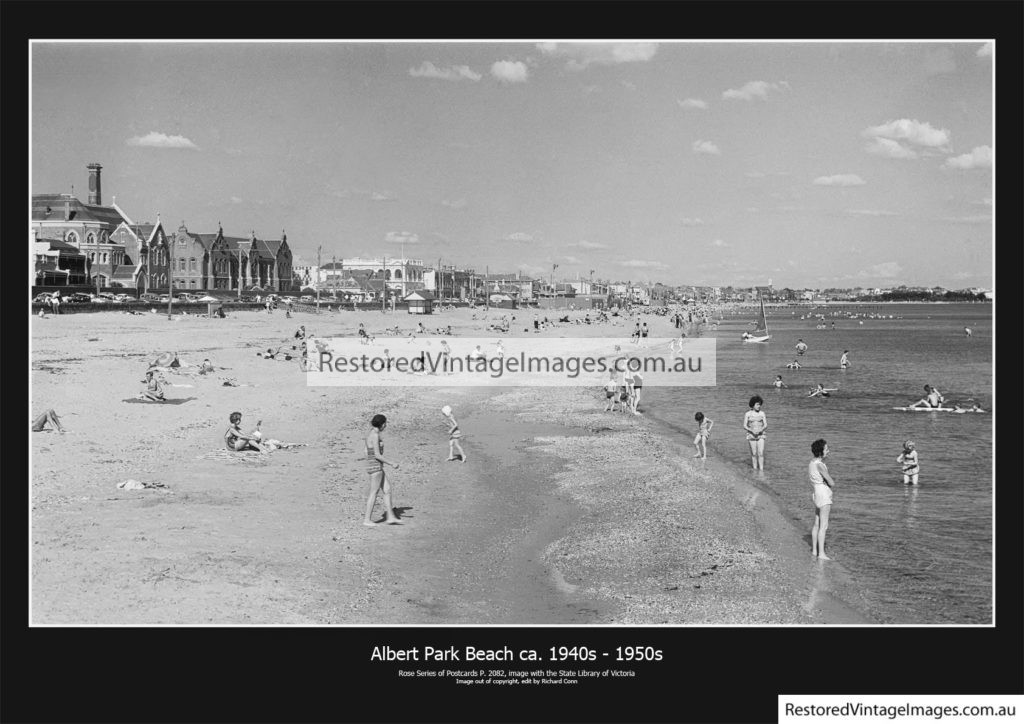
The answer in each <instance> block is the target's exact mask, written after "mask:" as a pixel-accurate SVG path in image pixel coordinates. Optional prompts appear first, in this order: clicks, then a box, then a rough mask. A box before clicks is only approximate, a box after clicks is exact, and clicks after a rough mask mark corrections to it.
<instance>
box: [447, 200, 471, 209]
mask: <svg viewBox="0 0 1024 724" xmlns="http://www.w3.org/2000/svg"><path fill="white" fill-rule="evenodd" d="M466 205H467V202H466V200H465V199H455V200H454V201H452V200H449V199H444V200H443V201H442V202H441V206H447V207H448V208H449V209H454V210H455V211H459V210H461V209H464V208H466Z"/></svg>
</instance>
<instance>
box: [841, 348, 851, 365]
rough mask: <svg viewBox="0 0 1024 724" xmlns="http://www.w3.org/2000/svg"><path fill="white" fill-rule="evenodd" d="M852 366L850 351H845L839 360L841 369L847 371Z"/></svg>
mask: <svg viewBox="0 0 1024 724" xmlns="http://www.w3.org/2000/svg"><path fill="white" fill-rule="evenodd" d="M849 366H850V350H848V349H844V350H843V356H842V357H840V358H839V369H841V370H845V369H846V368H847V367H849Z"/></svg>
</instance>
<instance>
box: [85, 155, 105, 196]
mask: <svg viewBox="0 0 1024 724" xmlns="http://www.w3.org/2000/svg"><path fill="white" fill-rule="evenodd" d="M86 168H87V169H89V204H90V205H92V206H101V205H102V204H103V196H102V193H101V191H100V169H102V168H103V167H102V166H100V165H99V164H98V163H90V164H89V165H88V166H86Z"/></svg>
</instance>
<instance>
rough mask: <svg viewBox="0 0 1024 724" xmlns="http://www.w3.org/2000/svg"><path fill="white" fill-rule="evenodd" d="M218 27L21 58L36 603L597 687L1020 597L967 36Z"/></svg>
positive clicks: (803, 690)
mask: <svg viewBox="0 0 1024 724" xmlns="http://www.w3.org/2000/svg"><path fill="white" fill-rule="evenodd" d="M206 30H207V35H208V37H207V38H206V39H187V38H167V39H163V38H157V37H150V36H149V34H148V33H147V32H146V29H145V27H142V26H140V27H139V29H138V33H139V35H138V37H132V36H131V35H130V34H129V35H126V36H125V37H123V38H119V37H112V38H107V39H98V38H91V37H85V36H83V37H78V38H76V37H75V36H74V33H73V31H71V30H64V31H62V35H67V37H60V38H50V39H48V38H47V36H48V33H45V32H40V33H38V34H37V37H35V38H32V39H30V41H29V43H28V47H27V48H26V50H27V52H28V71H29V77H28V92H29V97H28V99H27V101H28V105H27V108H26V111H27V115H28V162H29V163H28V165H29V168H28V182H29V183H28V186H29V191H30V193H29V195H30V197H31V200H30V221H29V247H30V255H29V270H28V272H29V284H28V285H27V286H28V288H29V300H28V304H25V305H24V306H23V307H21V309H23V310H24V311H25V313H26V316H28V317H29V320H30V321H29V322H28V338H27V344H28V362H29V369H28V397H29V417H30V419H29V428H30V433H29V449H28V474H29V477H28V481H27V489H28V501H27V502H28V511H27V520H28V522H27V526H28V527H27V531H26V535H27V543H28V551H27V552H28V556H27V558H28V560H27V571H26V574H27V591H26V599H27V611H26V613H27V622H26V624H27V626H28V628H29V629H30V630H31V631H35V632H40V633H50V634H59V630H64V629H80V630H81V629H85V630H88V629H104V630H110V629H118V628H131V629H133V630H135V631H139V632H140V633H141V634H145V635H147V636H148V635H150V634H152V635H154V636H155V635H161V634H163V635H168V634H169V635H170V636H171V637H172V638H173V635H174V631H175V630H177V629H191V630H193V631H192V632H191V633H195V631H194V629H200V634H201V633H202V631H203V630H205V629H210V631H209V633H210V634H211V635H214V634H216V633H217V632H216V631H213V630H212V629H221V630H222V629H238V630H239V631H236V632H234V633H238V634H239V635H243V634H245V635H248V634H251V635H254V636H258V635H261V634H268V635H269V634H271V633H273V634H275V635H276V634H279V633H285V632H286V631H287V630H290V629H318V630H321V631H322V633H323V635H324V636H331V637H332V638H331V640H333V641H337V640H339V639H338V638H337V637H345V636H353V637H355V636H358V637H360V638H359V639H358V640H359V642H360V644H359V645H358V647H355V648H358V651H350V652H349V653H347V654H346V653H343V652H342V651H338V652H337V654H336V656H337V657H338V658H339V660H342V659H344V658H345V657H349V658H350V660H349V661H342V663H341V664H340V665H342V666H344V667H346V668H351V667H355V668H358V669H360V670H361V671H362V675H363V676H364V677H369V676H371V674H372V672H374V671H378V672H380V675H381V676H382V677H383V681H381V682H379V684H378V685H379V686H380V687H381V689H382V690H387V689H390V690H392V692H393V693H394V694H395V695H396V696H401V694H402V691H403V685H405V684H408V685H409V686H416V687H418V688H417V691H423V690H427V689H424V687H428V688H429V690H431V691H433V692H435V693H437V694H438V695H440V696H458V695H460V694H465V695H466V696H472V697H482V696H485V695H489V696H504V695H505V694H507V693H508V692H510V691H519V692H521V693H522V694H523V696H527V697H529V696H552V692H555V691H558V692H559V696H567V695H568V694H566V692H568V691H576V692H577V694H576V696H579V697H586V696H587V692H591V691H597V690H598V689H599V688H600V687H602V686H603V687H606V693H608V695H609V696H613V695H614V691H615V689H616V686H617V685H618V686H619V687H621V688H620V690H626V689H628V687H629V686H630V685H631V684H632V685H634V686H645V687H650V688H648V689H645V691H650V690H653V688H654V684H653V679H651V678H650V677H661V678H666V677H668V678H671V677H673V676H675V675H676V674H677V673H678V672H680V671H681V669H680V667H681V666H685V667H697V668H699V667H700V666H701V661H702V660H701V658H700V653H691V654H689V655H687V657H686V662H685V664H683V663H682V661H681V657H682V654H681V646H682V644H681V642H682V641H686V640H689V641H692V642H700V643H699V645H700V647H701V648H703V647H709V646H710V645H709V642H712V641H714V640H715V636H716V635H721V636H722V638H721V639H720V640H721V641H722V642H723V643H726V644H727V645H728V646H733V645H734V644H733V642H734V641H737V640H738V639H739V636H738V634H740V633H741V632H740V631H730V629H742V630H743V631H746V632H750V633H751V635H763V636H771V637H772V638H771V641H772V642H773V643H772V646H774V647H777V650H778V651H779V652H780V655H782V654H781V652H783V651H785V650H787V648H788V646H787V644H786V643H784V641H785V639H786V637H787V636H789V635H792V636H793V639H792V640H794V641H795V640H797V637H799V639H798V640H799V641H800V642H801V645H803V644H804V643H805V642H812V641H814V640H817V639H820V637H832V636H837V637H840V638H839V639H837V640H841V641H843V642H847V641H850V642H853V641H856V640H857V636H858V635H859V634H861V633H863V634H867V635H878V636H882V637H884V636H885V635H886V634H885V633H884V632H890V635H891V636H892V637H893V639H892V640H894V641H896V640H898V638H897V637H899V636H900V635H901V633H902V632H904V630H905V629H908V628H913V629H915V630H918V631H920V630H922V629H924V630H927V631H930V632H931V633H930V634H928V635H933V636H935V637H941V636H943V635H945V634H946V633H949V630H950V629H957V630H958V632H960V633H964V632H975V633H977V634H978V635H979V636H980V635H982V634H983V632H985V631H989V632H992V630H993V629H994V628H995V627H996V624H997V621H998V620H1000V619H1002V617H1017V618H1018V619H1019V614H1020V611H1019V609H1017V610H1014V611H1009V610H1004V609H1001V608H999V607H997V605H996V599H997V596H996V591H997V580H996V578H997V577H996V568H995V564H996V558H997V554H998V555H1003V553H1004V552H1003V551H997V545H996V510H997V506H996V446H995V414H994V413H995V408H996V390H995V368H996V365H995V351H996V339H995V324H994V323H995V317H996V313H995V308H996V289H995V286H996V268H997V259H996V256H997V254H996V249H997V246H996V208H995V207H996V203H995V198H996V192H995V173H996V162H995V159H996V136H995V128H996V119H995V115H996V100H997V99H996V85H995V75H996V68H997V58H998V54H999V50H1000V48H999V43H998V42H997V40H996V39H995V37H994V36H984V37H979V36H974V35H965V36H964V37H952V38H951V37H949V36H948V35H938V36H936V38H935V39H928V38H908V39H902V40H901V39H884V40H880V39H871V38H867V39H832V38H829V37H827V36H826V37H823V38H822V39H771V38H766V39H745V38H736V39H730V38H729V37H728V33H727V31H726V32H725V34H724V37H723V38H721V39H705V40H701V39H692V40H686V39H669V40H663V39H657V40H652V39H648V38H645V37H626V38H623V39H612V38H605V37H598V38H595V39H586V38H580V39H569V40H566V39H563V38H562V37H560V36H558V35H551V36H549V35H547V34H546V33H545V31H544V28H543V26H538V28H537V35H535V36H532V37H530V36H527V37H523V38H520V39H516V40H501V39H489V38H491V36H490V34H488V33H483V34H481V36H480V38H481V39H448V40H434V39H429V38H423V39H415V38H412V39H406V38H394V39H388V35H387V31H386V30H380V31H378V33H377V34H378V35H379V39H373V40H368V39H357V38H346V35H345V32H344V30H341V31H340V36H339V37H338V38H333V39H332V38H330V37H326V38H324V39H315V40H314V39H308V40H304V39H296V38H289V37H287V36H283V37H281V38H273V37H268V38H253V39H239V38H228V37H223V38H218V30H217V28H208V29H206ZM271 32H272V29H271ZM325 33H326V34H327V35H328V36H329V35H330V34H339V31H337V30H325ZM784 37H785V35H781V36H780V38H784ZM1014 54H1015V55H1014V57H1015V58H1017V59H1018V60H1019V48H1015V49H1014ZM1007 57H1009V56H1007ZM1000 67H1001V66H1000ZM1018 96H1019V94H1018ZM1016 102H1017V103H1018V104H1019V97H1018V98H1017V99H1016ZM17 112H20V111H17ZM1016 148H1017V149H1018V150H1019V146H1017V147H1016ZM1000 159H1001V160H1006V158H1005V157H1004V156H1002V155H1001V156H1000ZM1016 161H1019V158H1017V159H1015V161H1014V162H1016ZM1008 162H1009V161H1008ZM1000 198H1002V196H1001V197H1000ZM1004 211H1010V210H1009V209H1004ZM1012 215H1013V216H1014V217H1015V218H1019V216H1020V213H1019V208H1014V209H1012ZM1013 244H1014V245H1017V246H1019V238H1018V239H1016V240H1015V241H1014V242H1013ZM1001 293H1002V294H1001V299H1000V301H1004V298H1006V297H1009V298H1010V299H1011V300H1012V308H1011V307H1009V306H1008V307H1006V308H1005V309H1004V310H1002V311H1003V313H1004V316H1005V317H1006V319H1009V318H1011V317H1013V316H1014V315H1015V310H1017V309H1018V308H1019V299H1018V298H1017V290H1016V289H1013V288H1005V289H1003V290H1001ZM22 304H24V302H22ZM25 307H28V309H27V310H26V309H25ZM10 308H11V309H15V308H17V307H16V305H13V306H11V307H10ZM1017 326H1018V329H1017V333H1019V324H1018V325H1017ZM1015 369H1017V370H1019V360H1018V365H1017V367H1016V368H1015ZM1003 478H1004V483H1005V482H1006V481H1008V480H1009V478H1007V477H1006V475H1004V476H1003ZM1014 479H1016V480H1019V473H1018V474H1015V475H1014ZM8 480H9V481H10V479H8ZM7 484H8V485H10V484H11V483H10V482H8V483H7ZM1017 484H1018V483H1013V485H1017ZM1018 540H1019V539H1018ZM1006 555H1019V551H1010V552H1006ZM1017 579H1018V580H1016V581H1015V582H1013V584H1012V585H1014V586H1017V587H1018V588H1019V572H1018V574H1017ZM1018 625H1019V624H1018ZM143 629H146V630H145V631H143ZM242 629H244V630H245V631H242ZM268 629H274V630H275V631H273V632H270V631H266V630H268ZM282 630H284V631H282ZM246 632H248V634H246ZM472 632H481V634H486V638H483V637H482V638H480V639H479V642H477V640H475V639H472V636H470V634H471V633H472ZM620 632H621V633H622V634H628V635H621V636H620V635H619V633H620ZM86 633H88V631H86ZM374 636H377V638H376V639H374ZM446 637H450V639H449V638H446ZM588 637H590V638H588ZM687 637H692V638H689V639H688V638H687ZM464 639H465V641H466V643H465V644H463V640H464ZM199 640H202V639H201V638H200V639H199ZM341 640H345V639H344V638H341ZM752 640H753V639H752ZM757 640H758V641H762V640H764V639H757ZM363 641H371V642H372V643H371V644H370V645H369V646H366V647H364V646H363V645H362V642H363ZM537 642H540V643H537ZM427 644H429V645H427ZM470 644H471V645H470ZM812 645H814V644H812ZM818 645H820V644H818ZM364 648H365V650H364ZM716 648H717V647H716ZM197 653H198V652H197ZM1018 653H1019V651H1018ZM785 655H787V656H789V655H794V656H795V654H785ZM878 655H879V656H881V658H878V659H877V662H878V663H879V664H881V663H884V661H885V656H884V654H883V653H882V652H878ZM325 656H326V658H327V659H330V658H332V656H334V655H332V654H325ZM707 656H708V658H707V659H706V663H708V664H711V663H712V662H714V664H715V665H716V666H717V665H719V664H721V663H722V662H724V661H727V660H729V659H728V658H726V655H725V653H724V652H723V651H716V652H715V653H713V654H712V653H710V652H709V653H708V654H707ZM822 656H823V658H824V661H823V662H821V663H822V666H826V665H827V660H828V658H829V657H830V656H831V653H826V652H825V651H823V652H822ZM815 658H816V656H815V655H814V654H813V652H812V651H810V650H804V651H802V653H801V655H800V658H799V661H802V662H803V663H799V661H798V660H797V659H796V658H794V660H793V661H792V662H789V663H787V664H786V666H788V667H789V668H791V669H792V673H793V675H794V677H798V678H799V679H804V678H807V677H808V676H810V675H811V674H810V673H809V671H812V670H813V668H814V660H815ZM736 663H742V662H739V661H737V662H736ZM808 664H810V665H812V669H811V670H808V671H804V672H803V673H799V672H798V671H797V669H799V668H805V665H808ZM962 664H963V662H961V664H958V665H962ZM149 665H150V666H157V667H158V665H156V664H154V663H153V662H152V661H151V662H150V664H149ZM274 665H275V666H284V665H285V662H284V661H281V660H275V663H274ZM763 665H764V660H759V664H758V666H763ZM375 666H376V667H380V668H377V669H375V668H374V667H375ZM154 670H155V669H154ZM111 675H113V672H111ZM645 675H646V676H648V677H649V678H648V680H647V681H646V682H645V683H639V684H638V683H635V682H629V681H625V680H626V679H634V678H636V677H640V678H643V677H644V676H645ZM403 677H408V678H409V679H410V681H404V680H403ZM428 677H429V680H427V681H425V679H427V678H428ZM440 678H443V679H444V681H441V680H439V679H440ZM411 679H416V681H415V682H413V681H411ZM588 679H590V680H588ZM367 680H368V679H365V678H364V679H361V681H367ZM835 683H836V684H837V685H835V686H824V685H822V686H820V687H819V686H814V687H811V688H808V687H806V686H803V685H801V684H798V683H797V682H794V685H793V686H792V687H791V688H790V689H789V690H788V691H782V690H780V691H777V692H775V693H777V694H780V695H781V694H786V693H789V694H793V695H798V694H815V693H817V694H840V693H842V692H843V691H845V689H844V688H843V686H842V685H841V682H835ZM899 691H901V690H900V689H899V688H898V687H897V688H896V689H895V690H892V689H886V690H884V691H882V690H879V691H868V690H866V689H864V690H862V693H879V694H880V693H896V692H899ZM470 692H471V693H470ZM538 692H543V693H538ZM965 692H966V690H965ZM907 693H909V694H923V693H924V692H921V691H917V690H915V691H909V690H908V692H907ZM935 693H936V694H945V693H957V692H955V691H949V690H941V691H939V690H937V691H936V692H935ZM978 693H982V692H978ZM991 693H993V694H996V693H1000V694H1020V693H1022V692H1020V691H1014V692H1011V691H1005V690H1000V691H993V692H991ZM374 696H383V694H379V693H378V694H374ZM921 698H922V699H924V698H925V697H921ZM385 699H386V696H385ZM982 699H983V697H979V698H978V700H977V701H976V702H975V703H981V704H984V703H985V702H984V701H982ZM1010 700H1013V701H1011V702H1010V703H1011V705H1012V704H1013V703H1016V704H1020V700H1021V697H1019V696H1004V697H1002V698H1000V697H994V698H993V699H992V700H991V701H990V702H988V703H992V704H994V705H995V706H994V707H993V711H991V712H981V713H989V714H992V715H993V716H995V715H998V714H1000V712H999V711H998V710H999V707H1000V706H1004V709H1005V705H1006V704H1007V702H1008V701H1010ZM771 701H772V706H773V705H774V694H773V695H772V700H771ZM723 706H724V705H723ZM510 711H515V712H518V711H520V710H518V709H512V710H510ZM609 711H610V710H609ZM615 711H619V710H618V709H616V710H615ZM701 711H702V716H708V710H707V709H702V710H701ZM744 711H745V712H746V711H748V710H744ZM781 712H782V705H781V704H780V715H779V716H780V717H781V716H782V713H781ZM979 712H980V710H979ZM587 713H588V716H589V717H590V718H591V720H598V718H599V715H598V714H597V713H595V710H594V709H588V710H587ZM1002 713H1003V714H1005V713H1006V711H1005V710H1004V711H1003V712H1002ZM464 714H465V713H463V714H457V715H456V714H454V713H452V715H451V716H452V719H451V720H453V721H455V720H458V721H462V720H464V718H463V716H464ZM492 714H493V713H492ZM721 715H722V716H728V709H727V708H724V709H723V710H722V712H721ZM764 715H765V717H766V720H767V719H771V720H774V719H775V712H774V710H773V709H770V710H769V711H766V712H765V714H764ZM338 716H339V717H342V718H344V714H343V713H342V712H339V713H338ZM481 716H484V715H481ZM486 716H490V715H486ZM553 716H554V713H553V712H549V717H553ZM609 716H610V714H609ZM672 716H676V717H678V719H677V720H680V721H689V720H691V719H689V718H688V715H687V714H686V712H685V711H676V712H675V713H674V714H669V713H668V712H664V711H663V712H661V713H659V714H657V715H653V714H652V715H651V718H650V719H646V718H644V714H643V713H642V709H638V710H637V712H636V714H635V718H633V720H634V721H647V720H650V721H655V720H657V721H667V720H669V718H671V717H672ZM396 717H397V718H396ZM666 717H669V718H666ZM296 718H297V719H301V718H302V717H300V716H299V715H298V714H296ZM555 718H557V717H555ZM542 719H543V720H547V718H545V717H541V718H538V719H536V720H542ZM339 720H340V719H339ZM389 720H394V721H398V720H405V719H401V717H400V716H398V715H397V714H394V713H392V714H391V715H390V716H389ZM408 720H409V721H414V720H420V719H419V718H418V716H417V714H416V713H410V718H409V719H408ZM422 720H435V719H431V718H429V717H425V718H424V719H422ZM552 720H554V719H552ZM565 720H573V721H575V720H578V719H575V718H567V719H565ZM785 720H786V721H795V720H796V719H785ZM805 720H806V719H805ZM996 720H997V719H992V721H996ZM986 721H987V720H986Z"/></svg>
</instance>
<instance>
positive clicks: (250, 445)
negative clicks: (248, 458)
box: [224, 412, 268, 452]
mask: <svg viewBox="0 0 1024 724" xmlns="http://www.w3.org/2000/svg"><path fill="white" fill-rule="evenodd" d="M228 422H230V423H231V426H230V427H229V428H228V429H227V430H225V431H224V445H225V447H227V449H228V450H230V451H231V452H241V451H242V450H255V451H256V452H268V450H267V449H266V448H264V447H263V446H262V445H261V444H260V442H259V440H258V439H257V438H255V437H254V436H253V435H245V434H243V433H242V413H241V412H232V413H231V414H230V415H229V416H228ZM262 422H263V421H262V420H260V421H259V422H257V423H256V430H255V433H254V434H256V433H259V434H260V435H262V433H260V432H259V430H260V423H262Z"/></svg>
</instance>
